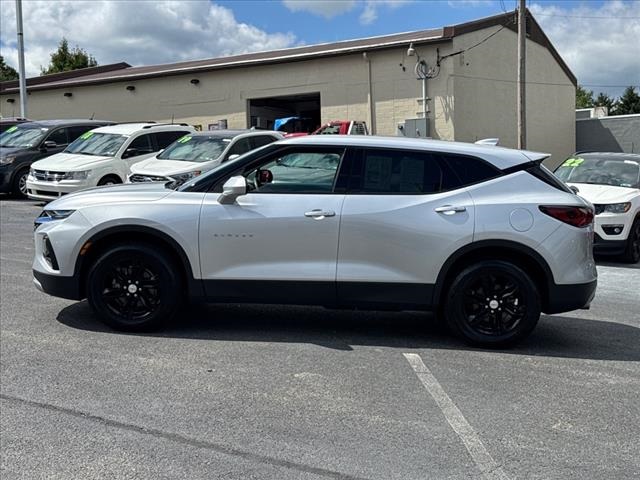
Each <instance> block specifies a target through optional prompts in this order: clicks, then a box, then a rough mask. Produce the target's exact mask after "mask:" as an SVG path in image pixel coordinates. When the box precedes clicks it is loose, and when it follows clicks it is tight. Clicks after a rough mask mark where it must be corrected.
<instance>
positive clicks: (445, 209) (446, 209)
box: [434, 205, 467, 215]
mask: <svg viewBox="0 0 640 480" xmlns="http://www.w3.org/2000/svg"><path fill="white" fill-rule="evenodd" d="M434 210H435V211H436V212H437V213H443V214H445V215H454V214H456V213H458V212H466V211H467V208H466V207H456V206H454V205H443V206H441V207H436V208H434Z"/></svg>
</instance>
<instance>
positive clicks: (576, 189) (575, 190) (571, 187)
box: [569, 185, 580, 195]
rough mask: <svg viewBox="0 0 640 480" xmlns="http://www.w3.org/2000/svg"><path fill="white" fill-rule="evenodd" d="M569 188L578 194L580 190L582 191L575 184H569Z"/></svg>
mask: <svg viewBox="0 0 640 480" xmlns="http://www.w3.org/2000/svg"><path fill="white" fill-rule="evenodd" d="M569 189H570V190H571V191H572V192H573V193H575V194H576V195H577V194H578V192H579V191H580V190H579V189H578V187H576V186H575V185H570V186H569Z"/></svg>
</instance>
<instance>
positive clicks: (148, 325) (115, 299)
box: [87, 244, 183, 331]
mask: <svg viewBox="0 0 640 480" xmlns="http://www.w3.org/2000/svg"><path fill="white" fill-rule="evenodd" d="M177 272H178V269H177V268H176V266H175V265H174V264H173V262H172V261H171V260H170V257H169V255H168V254H167V253H165V252H164V251H163V250H162V249H158V248H157V247H152V246H150V245H146V244H137V245H135V244H134V245H120V246H116V247H113V248H111V249H109V250H107V251H106V252H104V253H103V254H102V255H100V256H99V257H98V259H97V261H96V262H95V263H94V264H93V266H92V267H91V270H90V271H89V275H88V277H87V298H88V300H89V304H90V305H91V307H92V308H93V310H94V311H95V312H96V313H97V314H98V315H99V316H100V318H101V319H102V320H103V321H104V322H105V323H106V324H108V325H110V326H111V327H113V328H115V329H116V330H125V331H149V330H155V329H157V328H160V327H161V326H163V325H164V324H165V323H167V322H168V321H169V320H171V319H172V318H173V317H174V316H175V314H176V312H177V310H178V308H179V306H180V305H181V303H182V290H183V289H182V281H181V278H180V275H179V274H178V273H177Z"/></svg>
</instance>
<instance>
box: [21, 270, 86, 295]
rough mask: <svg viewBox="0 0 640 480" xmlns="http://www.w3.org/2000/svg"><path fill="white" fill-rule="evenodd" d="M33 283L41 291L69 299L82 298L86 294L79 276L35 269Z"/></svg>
mask: <svg viewBox="0 0 640 480" xmlns="http://www.w3.org/2000/svg"><path fill="white" fill-rule="evenodd" d="M33 283H34V285H35V286H36V288H37V289H38V290H40V291H41V292H44V293H47V294H49V295H53V296H54V297H60V298H67V299H69V300H82V299H83V298H84V295H83V294H82V289H81V288H80V280H79V278H78V277H77V276H75V275H74V276H72V277H62V276H60V275H50V274H48V273H43V272H39V271H37V270H33Z"/></svg>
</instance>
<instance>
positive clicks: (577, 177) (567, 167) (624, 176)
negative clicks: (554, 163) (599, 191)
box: [554, 157, 640, 188]
mask: <svg viewBox="0 0 640 480" xmlns="http://www.w3.org/2000/svg"><path fill="white" fill-rule="evenodd" d="M554 173H555V174H556V176H557V177H558V178H559V179H560V180H562V181H564V182H567V183H591V184H596V185H613V186H615V187H631V188H639V187H640V163H639V162H636V161H634V160H624V159H620V158H615V159H613V158H603V157H573V158H569V159H568V160H566V161H565V162H564V163H563V164H562V165H560V166H559V167H558V168H557V170H556V171H555V172H554Z"/></svg>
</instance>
